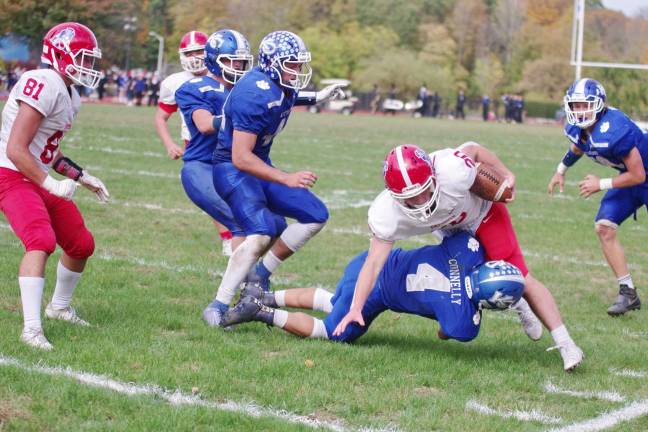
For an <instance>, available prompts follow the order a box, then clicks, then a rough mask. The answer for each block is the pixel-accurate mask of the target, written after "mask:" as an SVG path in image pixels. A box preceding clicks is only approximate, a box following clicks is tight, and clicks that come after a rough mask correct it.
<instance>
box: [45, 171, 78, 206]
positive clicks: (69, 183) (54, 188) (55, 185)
mask: <svg viewBox="0 0 648 432" xmlns="http://www.w3.org/2000/svg"><path fill="white" fill-rule="evenodd" d="M41 186H42V187H43V189H45V190H46V191H47V192H49V193H51V194H52V195H56V196H57V197H61V198H63V199H66V200H71V199H72V195H74V191H75V190H76V188H77V183H76V182H75V181H74V180H72V179H65V180H60V181H59V180H56V179H55V178H54V177H51V176H49V175H48V176H47V177H45V180H44V181H43V184H41Z"/></svg>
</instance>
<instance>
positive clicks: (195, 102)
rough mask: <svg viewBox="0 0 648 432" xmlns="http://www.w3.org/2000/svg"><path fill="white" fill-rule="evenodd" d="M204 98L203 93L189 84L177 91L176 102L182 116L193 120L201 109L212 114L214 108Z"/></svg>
mask: <svg viewBox="0 0 648 432" xmlns="http://www.w3.org/2000/svg"><path fill="white" fill-rule="evenodd" d="M202 96H203V95H202V93H200V91H199V90H198V89H197V88H196V87H195V86H193V85H191V83H188V82H187V83H185V84H183V85H182V86H181V87H180V88H179V89H178V91H176V94H175V100H176V104H177V105H178V108H179V109H180V111H182V114H183V115H184V116H185V117H187V118H191V116H192V114H193V113H194V111H196V110H199V109H204V110H207V111H209V112H211V110H212V107H211V105H210V104H209V101H208V100H206V98H204V97H202Z"/></svg>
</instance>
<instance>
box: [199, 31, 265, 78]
mask: <svg viewBox="0 0 648 432" xmlns="http://www.w3.org/2000/svg"><path fill="white" fill-rule="evenodd" d="M253 61H254V57H252V53H251V52H250V44H249V43H248V41H247V39H245V37H244V36H243V35H242V34H241V33H239V32H237V31H235V30H219V31H217V32H216V33H212V35H211V36H209V39H207V44H205V66H207V70H209V72H211V73H213V74H214V75H216V76H221V77H223V79H224V80H225V81H227V82H228V83H230V84H235V83H236V82H237V81H238V80H239V79H240V78H241V77H242V76H243V75H244V74H245V73H246V72H247V71H249V70H250V69H251V68H252V63H253Z"/></svg>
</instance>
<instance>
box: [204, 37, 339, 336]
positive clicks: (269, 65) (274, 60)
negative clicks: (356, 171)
mask: <svg viewBox="0 0 648 432" xmlns="http://www.w3.org/2000/svg"><path fill="white" fill-rule="evenodd" d="M310 60H311V54H310V52H309V51H308V50H307V48H306V45H305V44H304V41H302V39H301V38H300V37H299V36H297V35H296V34H294V33H291V32H288V31H275V32H272V33H270V34H268V35H267V36H266V37H264V38H263V40H262V41H261V46H260V48H259V62H258V66H257V67H256V68H254V69H253V70H251V71H250V72H248V73H247V74H246V75H245V76H244V77H243V78H242V79H241V80H240V81H238V82H237V83H236V85H235V86H234V88H233V89H232V91H231V92H230V95H229V96H228V98H227V101H226V102H225V107H224V108H223V123H222V125H221V129H220V131H219V133H218V143H217V145H216V150H215V152H214V159H213V160H214V166H213V181H214V187H215V188H216V191H217V192H218V194H219V195H220V196H221V197H223V198H224V199H225V201H227V203H228V204H229V206H230V208H231V209H232V214H233V215H234V219H235V220H236V222H237V223H238V225H239V226H240V227H241V229H242V230H243V232H244V234H245V236H246V239H245V241H244V242H243V243H241V245H240V246H239V247H238V248H237V249H236V251H235V252H234V253H233V254H232V257H231V258H230V260H229V263H228V265H227V269H226V271H225V274H224V275H223V279H222V281H221V284H220V286H219V288H218V292H217V294H216V298H215V299H214V301H213V302H212V303H211V304H210V305H208V306H207V308H206V309H205V310H204V311H203V318H204V319H205V321H207V323H208V324H209V325H211V326H217V325H218V324H219V322H220V318H221V316H222V313H224V312H225V311H226V310H227V308H228V307H229V304H230V302H231V301H232V299H233V297H234V295H235V294H236V290H237V288H238V286H239V284H240V283H241V282H242V281H243V280H244V279H245V278H246V276H247V275H248V272H249V273H250V275H249V276H247V277H248V278H249V279H256V280H259V281H260V282H261V283H262V285H263V286H264V288H265V289H267V288H268V285H269V277H270V274H271V273H272V272H273V271H274V270H275V269H276V268H277V266H279V264H280V263H281V262H282V261H283V260H285V259H286V258H288V257H289V256H291V255H292V254H293V253H294V252H296V251H297V250H298V249H299V248H300V247H302V246H303V245H304V244H305V243H306V242H307V241H308V240H309V239H310V238H311V237H313V236H314V235H315V234H317V233H318V232H319V231H320V230H321V229H322V227H323V226H324V224H325V223H326V221H327V219H328V210H327V208H326V206H325V205H324V203H323V202H322V201H321V200H320V199H319V198H318V197H317V196H316V195H315V194H313V193H312V192H311V191H310V190H309V189H310V188H311V187H313V185H314V184H315V182H316V181H317V176H316V175H315V173H314V172H312V171H308V170H303V171H297V172H294V173H287V172H284V171H282V170H280V169H277V168H275V167H274V166H273V164H272V161H271V160H270V149H271V147H272V143H273V140H274V138H275V137H276V136H277V135H278V134H279V133H280V132H281V131H282V129H283V128H284V127H285V126H286V122H287V121H288V117H289V116H290V113H291V109H292V107H293V106H294V105H296V104H304V105H307V104H313V103H316V102H320V101H323V100H326V99H329V98H331V97H334V96H336V95H337V94H339V92H340V85H332V86H329V87H326V88H324V89H322V90H320V91H319V92H311V93H301V94H298V92H299V90H301V89H303V88H304V87H306V86H307V85H308V82H309V81H310V78H311V74H312V70H311V67H310V65H309V63H310ZM285 217H288V218H292V219H295V220H296V223H293V224H291V225H287V224H286V221H285V219H284V218H285ZM275 240H276V241H275ZM273 241H274V244H273V243H272V242H273ZM271 245H272V249H270V250H269V251H268V249H269V248H270V246H271ZM266 251H267V253H266ZM264 253H266V254H265V256H263V254H264ZM262 256H263V259H262V260H261V261H260V262H259V263H258V265H257V266H256V267H254V266H255V263H257V261H258V260H259V258H260V257H262Z"/></svg>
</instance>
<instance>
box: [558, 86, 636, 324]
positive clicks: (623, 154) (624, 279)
mask: <svg viewBox="0 0 648 432" xmlns="http://www.w3.org/2000/svg"><path fill="white" fill-rule="evenodd" d="M564 104H565V113H566V114H567V124H566V125H565V135H566V136H567V138H568V139H569V141H570V146H569V149H568V150H567V153H566V154H565V156H564V157H563V159H562V161H561V162H560V163H559V164H558V168H557V170H556V173H555V174H554V175H553V177H552V178H551V181H549V186H548V192H549V193H550V194H552V193H553V190H554V187H555V186H556V185H558V186H559V188H560V192H563V190H564V184H565V172H566V171H567V169H568V168H569V167H570V166H572V165H574V164H575V163H576V162H577V161H578V160H579V159H580V157H581V156H582V155H583V154H586V155H587V156H589V157H590V158H592V159H593V160H594V161H595V162H597V163H599V164H601V165H605V166H609V167H612V168H614V169H616V170H617V171H618V172H619V175H617V176H614V177H609V178H602V179H600V178H598V177H596V176H594V175H591V174H589V175H587V176H585V178H584V179H583V180H582V181H581V182H580V183H579V184H578V186H579V188H580V194H581V196H583V197H585V198H587V197H589V196H590V195H592V194H594V193H596V192H599V191H607V192H606V193H605V195H604V196H603V199H602V200H601V205H600V207H599V211H598V213H597V214H596V218H595V219H594V220H595V228H596V234H597V235H598V238H599V240H600V242H601V247H602V249H603V254H604V255H605V258H606V259H607V262H608V264H609V265H610V267H611V268H612V271H613V272H614V274H615V275H616V277H617V280H618V281H619V295H618V296H617V299H616V301H615V302H614V304H613V305H612V306H610V308H609V309H608V310H607V313H608V314H609V315H611V316H618V315H622V314H624V313H626V312H628V311H631V310H633V309H640V308H641V302H640V301H639V296H638V295H637V290H636V288H635V286H634V283H633V282H632V277H631V276H630V272H629V271H628V263H627V260H626V256H625V253H624V252H623V247H622V246H621V243H620V242H619V240H618V239H617V235H616V233H617V228H618V227H619V225H621V224H622V223H623V221H625V220H626V219H627V218H628V217H629V216H630V215H632V214H634V213H635V212H636V211H637V209H639V208H640V207H642V206H644V205H648V183H647V182H646V170H647V169H648V136H646V135H645V134H644V133H643V132H642V131H641V129H639V127H638V126H637V125H636V124H635V123H634V122H633V121H632V120H630V119H629V118H628V117H627V116H626V115H625V114H624V113H622V112H621V111H619V110H617V109H615V108H612V107H609V106H606V95H605V90H604V89H603V86H602V85H601V84H600V83H599V82H597V81H595V80H593V79H590V78H583V79H580V80H577V81H576V82H574V83H573V84H572V85H571V87H569V89H568V90H567V94H566V95H565V99H564Z"/></svg>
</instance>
